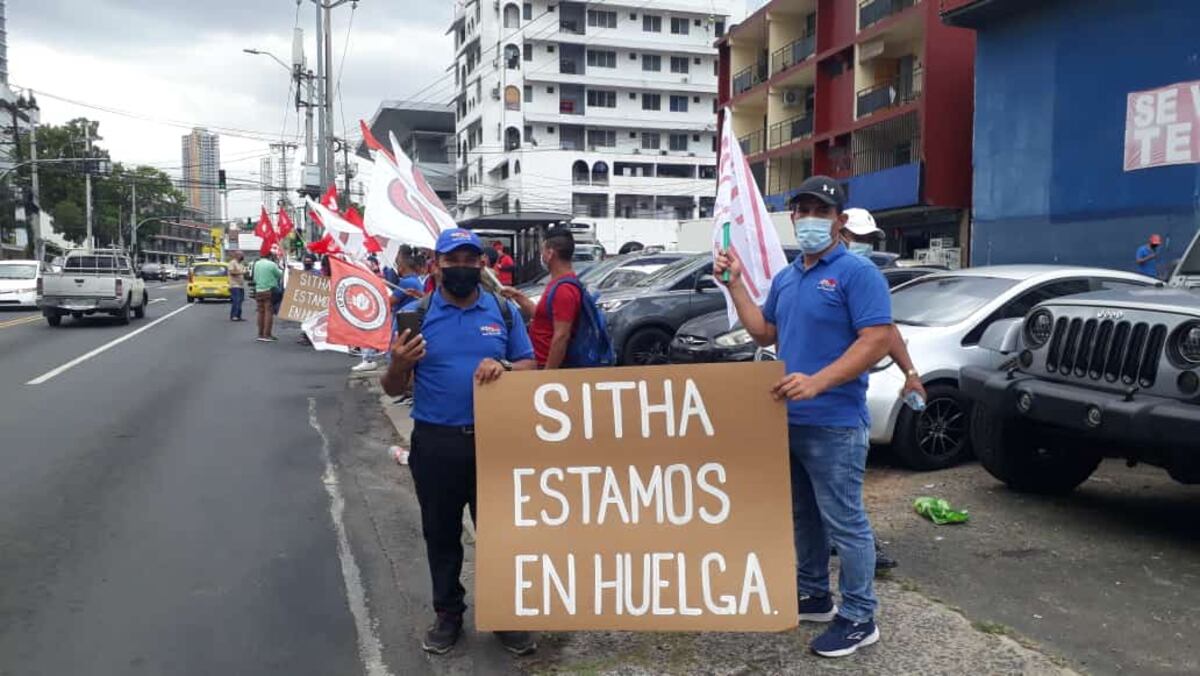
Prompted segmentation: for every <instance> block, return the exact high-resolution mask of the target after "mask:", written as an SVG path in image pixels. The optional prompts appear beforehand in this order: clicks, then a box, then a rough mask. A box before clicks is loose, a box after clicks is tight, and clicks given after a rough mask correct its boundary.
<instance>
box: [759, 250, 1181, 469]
mask: <svg viewBox="0 0 1200 676" xmlns="http://www.w3.org/2000/svg"><path fill="white" fill-rule="evenodd" d="M1156 283H1157V282H1156V280H1154V279H1153V278H1151V277H1146V276H1144V275H1139V274H1136V273H1131V272H1120V271H1117V270H1106V269H1101V268H1081V267H1057V266H1050V265H997V266H989V267H978V268H969V269H965V270H956V271H953V272H941V273H936V274H931V275H927V276H924V277H921V278H919V279H916V280H914V281H911V282H908V283H906V284H903V285H901V286H898V287H896V288H895V289H893V290H892V317H893V319H894V320H895V322H896V325H897V326H898V327H899V329H900V334H901V335H902V336H903V337H904V341H905V343H906V345H907V347H908V352H909V356H911V357H912V360H913V365H914V366H915V367H916V369H917V371H919V372H920V374H921V379H922V384H923V385H924V386H925V390H926V393H927V394H928V397H927V399H926V402H925V409H924V410H923V411H921V412H915V411H913V410H912V409H910V408H908V407H907V406H905V405H904V403H903V402H902V401H901V399H900V396H899V393H900V389H901V387H903V385H904V374H903V373H901V372H900V368H899V367H898V366H896V365H895V364H893V363H892V361H891V359H890V358H885V359H884V360H883V361H881V362H880V363H879V364H876V365H875V367H874V368H872V370H871V374H870V380H869V385H868V388H867V408H868V409H869V411H870V414H871V443H872V444H876V445H888V444H890V445H891V447H892V449H893V450H894V451H895V453H896V455H897V456H898V457H899V458H900V460H901V461H903V462H904V463H905V464H906V465H908V466H909V467H911V468H913V469H920V470H935V469H944V468H946V467H950V466H952V465H955V464H957V463H959V462H962V461H963V460H964V459H966V458H967V457H969V456H970V455H971V444H970V405H969V403H968V401H967V399H966V397H964V396H963V394H962V391H961V390H960V389H959V371H960V370H961V369H962V368H963V367H964V366H968V365H979V366H985V367H989V368H995V367H996V366H997V365H998V364H999V363H1000V362H1001V361H1003V358H1002V357H1000V356H999V355H997V354H996V353H995V352H994V351H992V350H981V349H980V348H979V339H980V337H981V336H982V335H983V332H984V331H986V330H987V329H988V327H989V326H991V325H992V324H993V323H995V322H997V321H1000V320H1002V319H1011V318H1013V317H1022V316H1024V315H1025V313H1026V312H1028V311H1029V310H1030V309H1031V308H1032V307H1033V306H1034V305H1036V304H1037V303H1039V302H1041V301H1043V300H1047V299H1051V298H1059V297H1062V296H1068V295H1072V294H1078V293H1086V292H1089V291H1097V290H1111V289H1121V288H1148V287H1152V286H1154V285H1155V284H1156ZM774 358H775V355H774V352H773V351H772V350H770V349H764V350H762V351H760V352H759V353H758V354H757V355H756V359H760V360H769V359H774Z"/></svg>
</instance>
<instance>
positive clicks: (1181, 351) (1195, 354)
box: [1172, 322, 1200, 368]
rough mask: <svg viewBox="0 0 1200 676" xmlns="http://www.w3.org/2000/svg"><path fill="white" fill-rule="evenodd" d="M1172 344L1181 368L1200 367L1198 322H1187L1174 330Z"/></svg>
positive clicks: (1199, 324)
mask: <svg viewBox="0 0 1200 676" xmlns="http://www.w3.org/2000/svg"><path fill="white" fill-rule="evenodd" d="M1172 343H1173V345H1172V348H1173V350H1172V351H1173V352H1174V353H1175V356H1176V357H1178V359H1179V362H1180V365H1181V366H1184V367H1186V368H1195V367H1197V366H1200V322H1189V323H1187V324H1184V325H1183V326H1181V327H1179V328H1178V329H1176V330H1175V337H1174V338H1173V340H1172Z"/></svg>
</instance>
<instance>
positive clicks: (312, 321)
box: [300, 310, 350, 354]
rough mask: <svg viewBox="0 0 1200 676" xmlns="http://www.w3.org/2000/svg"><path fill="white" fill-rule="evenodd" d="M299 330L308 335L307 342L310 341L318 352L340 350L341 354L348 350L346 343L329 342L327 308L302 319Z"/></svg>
mask: <svg viewBox="0 0 1200 676" xmlns="http://www.w3.org/2000/svg"><path fill="white" fill-rule="evenodd" d="M300 330H301V331H303V332H304V335H306V336H308V342H310V343H312V346H313V349H314V350H316V351H318V352H341V353H343V354H346V353H349V352H350V347H349V346H347V345H337V344H336V343H331V342H329V311H328V310H322V311H320V312H318V313H317V314H315V315H313V316H311V317H309V318H308V319H306V320H304V323H302V324H300Z"/></svg>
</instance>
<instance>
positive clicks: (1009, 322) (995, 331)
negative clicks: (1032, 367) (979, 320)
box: [979, 317, 1025, 354]
mask: <svg viewBox="0 0 1200 676" xmlns="http://www.w3.org/2000/svg"><path fill="white" fill-rule="evenodd" d="M1024 322H1025V320H1024V319H1022V318H1020V317H1016V318H1013V319H999V320H996V321H994V322H992V325H991V326H989V327H987V329H986V330H984V332H983V335H982V336H980V338H979V347H981V348H983V349H985V350H991V351H993V352H999V353H1000V354H1009V353H1011V352H1016V350H1017V346H1018V345H1019V344H1020V340H1019V339H1020V337H1021V326H1022V325H1023V324H1024Z"/></svg>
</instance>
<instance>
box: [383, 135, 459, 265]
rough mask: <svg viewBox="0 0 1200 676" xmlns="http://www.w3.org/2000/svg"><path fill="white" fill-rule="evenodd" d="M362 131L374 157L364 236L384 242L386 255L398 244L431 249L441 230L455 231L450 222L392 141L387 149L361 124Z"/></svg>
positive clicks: (444, 211) (423, 182)
mask: <svg viewBox="0 0 1200 676" xmlns="http://www.w3.org/2000/svg"><path fill="white" fill-rule="evenodd" d="M362 131H363V140H364V141H365V142H366V144H367V147H368V148H370V149H371V150H374V151H375V153H376V154H375V166H374V168H373V169H372V171H371V187H370V189H369V190H368V192H367V204H366V207H367V216H366V223H365V226H366V229H367V232H368V233H369V234H371V235H374V236H376V237H378V238H380V239H381V240H383V239H386V240H387V241H388V244H389V245H391V246H389V247H388V248H389V251H390V250H391V249H392V248H393V247H398V246H399V245H400V244H408V245H411V246H415V247H420V248H424V249H432V248H433V247H434V243H435V242H436V241H437V237H438V235H439V234H441V232H442V231H443V230H448V229H450V228H455V227H457V224H456V223H455V222H454V218H453V217H452V216H451V215H450V212H449V211H447V210H446V207H445V205H444V204H442V200H441V199H440V198H439V197H438V196H437V194H436V193H434V191H433V188H431V187H430V186H429V182H428V181H426V180H425V177H424V176H423V175H422V174H421V172H420V170H418V169H417V168H416V166H414V165H413V163H412V160H410V159H409V158H408V156H407V155H405V154H404V151H403V150H401V149H400V148H399V147H398V145H397V144H396V143H395V139H394V138H393V139H391V140H392V147H391V148H390V149H389V148H386V147H384V145H383V144H382V143H380V142H379V140H378V139H376V138H375V137H374V136H373V135H372V134H371V130H370V128H369V127H368V126H367V125H366V123H365V122H364V123H362Z"/></svg>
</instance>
